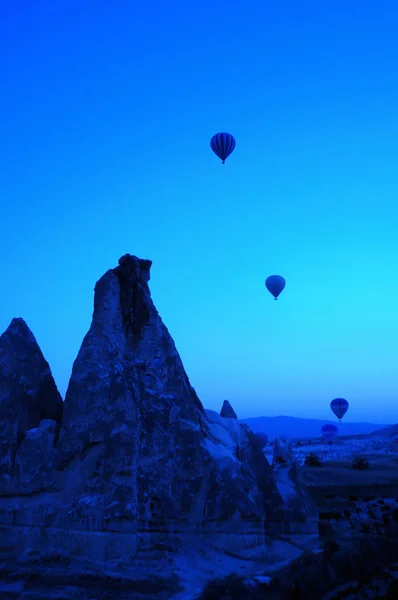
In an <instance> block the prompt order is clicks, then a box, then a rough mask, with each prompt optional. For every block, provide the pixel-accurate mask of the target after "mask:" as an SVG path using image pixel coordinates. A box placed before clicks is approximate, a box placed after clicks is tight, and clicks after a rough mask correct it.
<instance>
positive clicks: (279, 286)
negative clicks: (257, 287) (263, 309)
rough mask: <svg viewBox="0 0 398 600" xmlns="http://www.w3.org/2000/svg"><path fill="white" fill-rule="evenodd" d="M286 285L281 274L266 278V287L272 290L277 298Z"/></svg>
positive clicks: (276, 298)
mask: <svg viewBox="0 0 398 600" xmlns="http://www.w3.org/2000/svg"><path fill="white" fill-rule="evenodd" d="M285 285H286V281H285V280H284V278H283V277H281V276H280V275H270V276H269V277H267V279H266V280H265V287H266V288H267V290H268V291H269V292H271V294H272V295H273V297H274V298H275V300H278V296H279V294H280V293H281V292H282V291H283V290H284V288H285Z"/></svg>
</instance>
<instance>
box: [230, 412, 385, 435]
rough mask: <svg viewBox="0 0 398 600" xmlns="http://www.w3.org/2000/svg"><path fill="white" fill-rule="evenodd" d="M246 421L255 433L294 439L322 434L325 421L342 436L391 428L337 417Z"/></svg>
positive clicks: (253, 419) (251, 419)
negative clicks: (346, 421) (340, 420)
mask: <svg viewBox="0 0 398 600" xmlns="http://www.w3.org/2000/svg"><path fill="white" fill-rule="evenodd" d="M240 422H241V423H246V424H247V425H249V427H251V429H252V430H253V431H254V433H258V432H261V431H262V432H264V433H266V434H267V436H268V438H269V439H270V440H272V439H273V438H275V437H277V436H279V437H286V438H294V439H303V438H313V437H319V436H320V430H321V427H322V425H324V424H325V423H335V424H336V425H338V428H339V435H340V436H347V435H348V436H350V435H362V434H370V433H372V432H374V431H376V430H380V429H382V428H387V429H389V428H390V427H391V425H381V424H376V423H344V422H343V423H339V422H338V421H337V419H329V420H327V419H326V420H322V419H300V418H298V417H283V416H280V417H252V418H250V419H240Z"/></svg>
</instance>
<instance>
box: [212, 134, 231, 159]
mask: <svg viewBox="0 0 398 600" xmlns="http://www.w3.org/2000/svg"><path fill="white" fill-rule="evenodd" d="M235 146H236V140H235V138H234V136H233V135H231V134H230V133H216V134H215V135H213V137H212V138H211V140H210V147H211V149H212V150H213V152H214V154H216V155H217V156H218V158H221V160H222V162H223V164H224V163H225V159H226V158H228V156H229V155H230V154H232V152H233V151H234V149H235Z"/></svg>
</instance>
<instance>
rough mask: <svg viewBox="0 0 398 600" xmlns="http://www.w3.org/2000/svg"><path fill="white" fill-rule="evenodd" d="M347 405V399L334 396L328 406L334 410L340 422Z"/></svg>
mask: <svg viewBox="0 0 398 600" xmlns="http://www.w3.org/2000/svg"><path fill="white" fill-rule="evenodd" d="M349 406H350V405H349V404H348V402H347V400H344V398H335V399H334V400H332V401H331V403H330V408H331V409H332V411H333V412H334V414H335V415H336V417H337V418H338V420H339V421H340V422H341V419H342V418H343V417H344V415H345V414H346V412H347V410H348V407H349Z"/></svg>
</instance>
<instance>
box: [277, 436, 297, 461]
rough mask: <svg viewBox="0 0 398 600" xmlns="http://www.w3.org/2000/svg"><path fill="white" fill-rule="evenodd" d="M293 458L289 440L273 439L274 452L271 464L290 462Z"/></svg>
mask: <svg viewBox="0 0 398 600" xmlns="http://www.w3.org/2000/svg"><path fill="white" fill-rule="evenodd" d="M292 459H293V449H292V444H291V442H290V440H281V439H280V438H278V437H277V438H275V439H274V452H273V458H272V464H273V465H277V464H281V463H282V464H285V463H291V462H292Z"/></svg>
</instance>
